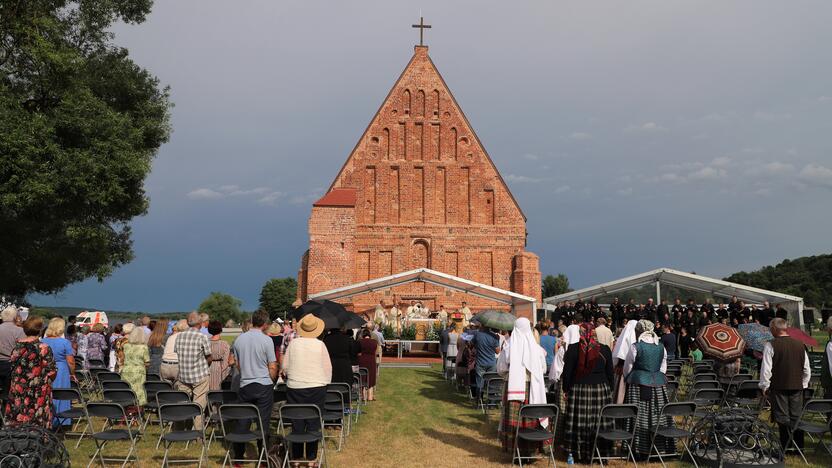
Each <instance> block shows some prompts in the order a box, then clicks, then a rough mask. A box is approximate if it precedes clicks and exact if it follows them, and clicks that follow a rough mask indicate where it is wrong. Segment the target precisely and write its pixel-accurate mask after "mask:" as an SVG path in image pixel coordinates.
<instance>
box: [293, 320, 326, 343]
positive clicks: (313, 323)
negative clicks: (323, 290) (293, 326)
mask: <svg viewBox="0 0 832 468" xmlns="http://www.w3.org/2000/svg"><path fill="white" fill-rule="evenodd" d="M323 331H324V321H323V320H321V319H319V318H318V317H315V316H314V315H312V314H306V315H304V316H303V318H302V319H300V322H298V326H297V332H298V335H300V336H302V337H304V338H317V337H318V336H320V334H321V333H323Z"/></svg>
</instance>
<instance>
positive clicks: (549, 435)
mask: <svg viewBox="0 0 832 468" xmlns="http://www.w3.org/2000/svg"><path fill="white" fill-rule="evenodd" d="M559 414H560V410H559V409H558V407H557V405H523V406H521V407H520V413H519V414H518V419H519V422H520V424H518V425H517V430H516V431H515V432H514V453H513V454H512V455H511V464H512V465H513V464H514V460H517V461H518V463H520V468H523V460H524V459H526V460H543V459H546V458H548V459H549V460H551V462H552V466H555V467H557V466H558V465H557V463H556V462H555V450H554V443H555V429H556V428H557V427H558V415H559ZM544 418H548V419H549V425H548V429H544V428H543V427H531V428H527V427H522V428H521V427H520V426H521V425H522V422H523V420H525V419H536V420H540V419H544ZM521 440H526V441H529V442H537V443H544V442H546V441H551V442H552V447H550V450H549V456H548V457H546V456H527V457H524V456H522V455H521V454H520V441H521ZM548 465H549V463H548V462H547V463H546V466H548Z"/></svg>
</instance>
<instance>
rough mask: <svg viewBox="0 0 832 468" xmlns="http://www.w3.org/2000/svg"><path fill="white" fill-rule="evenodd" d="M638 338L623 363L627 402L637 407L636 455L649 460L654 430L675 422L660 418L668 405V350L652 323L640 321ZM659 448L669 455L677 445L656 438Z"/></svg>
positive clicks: (637, 331)
mask: <svg viewBox="0 0 832 468" xmlns="http://www.w3.org/2000/svg"><path fill="white" fill-rule="evenodd" d="M668 334H670V333H668ZM670 335H671V336H672V334H670ZM636 336H637V337H638V338H637V341H636V343H634V344H633V345H631V346H630V350H629V353H628V354H627V359H626V361H625V362H624V375H625V376H626V377H625V380H626V382H627V396H626V398H625V399H624V402H625V403H626V404H631V405H636V406H638V420H637V421H636V431H635V432H636V435H635V440H634V441H633V452H634V453H635V454H638V455H639V456H640V457H641V458H642V459H645V460H646V459H647V457H648V456H649V455H650V434H651V433H652V428H654V427H657V426H659V425H665V426H669V425H672V424H673V420H672V418H671V417H670V416H666V417H665V418H664V420H660V419H659V415H660V414H661V412H662V408H664V405H666V404H667V402H668V398H667V387H666V385H667V377H665V372H667V352H666V351H665V347H664V346H662V343H661V342H660V340H659V337H658V336H657V335H656V334H655V333H654V332H653V322H651V321H649V320H640V321H639V322H638V323H637V324H636ZM656 447H658V448H659V451H660V452H661V453H669V452H672V451H674V449H675V442H674V440H673V439H668V438H664V437H661V438H659V437H657V438H656Z"/></svg>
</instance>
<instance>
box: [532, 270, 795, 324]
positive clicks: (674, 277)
mask: <svg viewBox="0 0 832 468" xmlns="http://www.w3.org/2000/svg"><path fill="white" fill-rule="evenodd" d="M649 284H654V285H655V286H656V297H657V298H660V297H661V287H662V285H669V286H676V287H679V288H682V289H687V290H690V291H700V292H703V293H707V294H710V295H712V296H714V297H724V298H730V297H731V296H737V298H738V299H739V300H741V301H744V302H746V303H750V304H761V303H762V302H763V301H769V302H770V303H771V304H772V305H774V304H782V305H783V307H784V308H785V309H786V310H788V311H789V314H790V316H791V319H792V322H793V323H800V317H801V315H802V313H803V298H802V297H797V296H791V295H788V294H782V293H778V292H774V291H767V290H765V289H760V288H754V287H751V286H745V285H742V284H737V283H730V282H728V281H723V280H720V279H716V278H710V277H707V276H702V275H697V274H694V273H685V272H684V271H679V270H673V269H670V268H659V269H657V270H652V271H648V272H645V273H641V274H638V275H633V276H628V277H626V278H621V279H617V280H613V281H609V282H607V283H603V284H598V285H595V286H590V287H588V288H583V289H579V290H577V291H572V292H568V293H565V294H559V295H557V296H552V297H547V298H545V299H543V302H544V304H546V305H547V308H550V307H552V306H554V304H557V303H559V302H562V301H575V300H577V299H579V298H580V299H588V298H591V297H594V296H603V295H609V294H615V293H617V292H621V291H626V290H630V289H635V288H639V287H642V286H645V285H649Z"/></svg>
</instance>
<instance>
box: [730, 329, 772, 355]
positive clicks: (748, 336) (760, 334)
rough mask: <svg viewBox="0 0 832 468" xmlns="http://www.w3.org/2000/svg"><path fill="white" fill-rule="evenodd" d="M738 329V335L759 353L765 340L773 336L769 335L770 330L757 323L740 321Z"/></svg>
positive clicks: (769, 339)
mask: <svg viewBox="0 0 832 468" xmlns="http://www.w3.org/2000/svg"><path fill="white" fill-rule="evenodd" d="M738 330H739V332H740V336H741V337H742V338H743V339H744V340H745V344H746V345H748V347H749V348H751V349H753V350H754V351H759V352H761V353H762V352H763V347H764V346H765V345H766V342H768V341H771V340H772V339H773V338H774V337H773V336H771V330H769V329H768V327H766V326H764V325H760V324H759V323H741V324H740V326H739V328H738Z"/></svg>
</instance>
